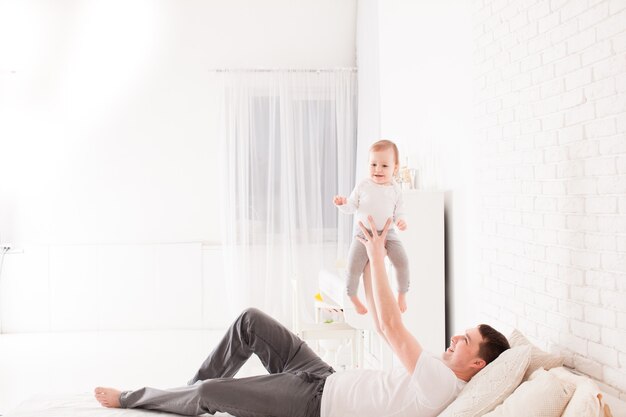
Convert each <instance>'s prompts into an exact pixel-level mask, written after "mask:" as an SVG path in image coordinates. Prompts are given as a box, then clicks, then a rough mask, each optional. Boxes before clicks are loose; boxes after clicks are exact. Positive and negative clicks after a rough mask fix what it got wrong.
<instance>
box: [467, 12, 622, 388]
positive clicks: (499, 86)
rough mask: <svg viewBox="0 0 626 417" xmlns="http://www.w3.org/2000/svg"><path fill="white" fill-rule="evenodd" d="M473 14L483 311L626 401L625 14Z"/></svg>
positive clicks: (492, 319) (493, 319) (491, 319)
mask: <svg viewBox="0 0 626 417" xmlns="http://www.w3.org/2000/svg"><path fill="white" fill-rule="evenodd" d="M475 5H476V14H475V18H476V20H475V32H474V37H473V38H474V44H475V45H476V49H475V70H476V76H475V82H474V83H475V85H476V87H477V92H478V95H477V106H476V111H477V116H478V117H477V122H478V126H477V127H478V141H477V142H476V146H477V149H478V151H479V152H478V155H479V156H480V158H479V160H478V161H479V165H480V166H481V167H482V170H481V172H480V175H479V177H478V187H479V189H480V193H479V200H478V204H479V206H480V210H479V211H480V213H481V214H482V216H481V229H480V235H479V236H480V238H481V240H480V243H481V278H482V283H483V286H484V288H485V298H484V300H485V304H484V311H485V313H486V315H487V317H489V320H490V321H494V322H498V323H501V325H502V326H507V327H518V328H519V329H521V330H522V331H523V332H524V333H525V334H527V335H529V336H530V337H531V338H532V339H533V340H534V341H535V342H537V343H539V344H540V345H541V346H543V347H545V348H549V347H552V348H553V349H557V350H561V351H562V353H563V354H564V355H565V357H566V361H567V364H568V365H570V366H574V367H575V368H577V369H578V370H579V371H581V372H584V373H586V374H588V375H590V376H591V377H593V378H595V379H596V380H598V381H601V382H602V385H601V386H602V388H603V389H604V390H605V391H606V392H609V393H612V394H615V395H619V396H620V397H621V398H622V399H626V279H625V276H626V275H625V274H626V2H624V1H594V2H587V1H568V2H556V1H525V2H521V3H510V2H507V1H500V0H496V1H493V2H490V3H489V4H486V3H484V2H482V1H476V2H475Z"/></svg>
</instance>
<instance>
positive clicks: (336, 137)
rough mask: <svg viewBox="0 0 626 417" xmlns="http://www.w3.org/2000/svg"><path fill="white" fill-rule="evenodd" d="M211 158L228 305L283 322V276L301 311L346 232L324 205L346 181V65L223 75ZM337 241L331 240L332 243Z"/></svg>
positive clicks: (346, 187)
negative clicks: (217, 175) (215, 155)
mask: <svg viewBox="0 0 626 417" xmlns="http://www.w3.org/2000/svg"><path fill="white" fill-rule="evenodd" d="M221 76H222V78H223V114H222V116H221V120H222V129H221V132H220V145H221V146H220V152H221V154H220V161H221V163H222V178H224V181H223V184H222V185H223V187H222V191H221V196H220V197H221V198H220V199H219V200H218V201H216V204H220V205H221V206H222V208H223V215H222V219H223V223H222V225H223V242H224V249H225V250H224V253H225V259H224V260H225V271H226V276H225V277H224V279H225V280H226V281H227V287H228V290H229V296H230V297H229V298H230V300H229V305H230V306H231V307H232V308H233V310H238V309H240V308H242V307H246V306H256V307H259V308H262V309H263V310H265V311H266V312H268V313H270V314H272V315H274V316H275V317H277V318H279V319H280V320H281V321H283V322H285V323H290V319H291V314H292V310H291V308H292V305H291V299H292V280H293V279H295V280H297V281H298V288H299V296H300V306H301V312H300V313H301V315H306V314H307V312H309V313H310V312H311V311H312V309H311V306H312V302H313V295H314V294H315V292H316V291H317V273H318V271H319V269H320V268H322V267H323V266H324V265H326V266H333V265H334V263H335V260H336V259H337V257H338V252H339V254H340V256H341V252H342V251H343V250H344V248H345V245H346V242H347V241H348V239H349V238H350V233H351V224H352V223H351V222H352V219H351V218H350V217H349V216H345V215H343V216H339V215H338V213H337V210H336V208H335V207H334V205H333V204H332V196H333V195H335V194H336V193H338V192H341V193H344V194H345V193H349V192H350V190H351V188H352V186H353V183H354V172H355V169H354V168H355V167H354V163H355V161H354V159H355V153H356V152H355V150H356V114H357V109H356V103H357V101H356V94H357V91H356V89H357V82H356V73H355V71H354V70H333V71H328V70H324V71H297V70H294V71H225V72H222V73H221ZM338 242H339V245H338Z"/></svg>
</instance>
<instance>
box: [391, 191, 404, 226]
mask: <svg viewBox="0 0 626 417" xmlns="http://www.w3.org/2000/svg"><path fill="white" fill-rule="evenodd" d="M397 191H398V197H397V199H396V210H395V212H394V216H393V220H394V223H395V224H396V226H398V229H400V230H401V231H404V230H406V227H407V224H406V220H404V214H405V212H404V199H403V198H402V191H401V190H400V189H398V190H397Z"/></svg>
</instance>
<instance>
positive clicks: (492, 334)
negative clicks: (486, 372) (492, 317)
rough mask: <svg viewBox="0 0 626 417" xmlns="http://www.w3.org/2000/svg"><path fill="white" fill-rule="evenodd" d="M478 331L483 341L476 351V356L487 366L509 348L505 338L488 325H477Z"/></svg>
mask: <svg viewBox="0 0 626 417" xmlns="http://www.w3.org/2000/svg"><path fill="white" fill-rule="evenodd" d="M478 331H479V332H480V335H481V336H482V337H483V341H482V343H481V344H480V348H479V350H478V356H479V357H480V358H481V359H484V361H485V362H487V364H489V363H491V362H492V361H493V360H494V359H496V358H497V357H498V356H500V354H501V353H502V352H504V351H505V350H507V349H509V348H510V347H511V345H509V341H508V340H507V338H506V337H505V336H504V335H503V334H502V333H500V332H499V331H497V330H496V329H494V328H493V327H491V326H490V325H488V324H481V325H479V326H478Z"/></svg>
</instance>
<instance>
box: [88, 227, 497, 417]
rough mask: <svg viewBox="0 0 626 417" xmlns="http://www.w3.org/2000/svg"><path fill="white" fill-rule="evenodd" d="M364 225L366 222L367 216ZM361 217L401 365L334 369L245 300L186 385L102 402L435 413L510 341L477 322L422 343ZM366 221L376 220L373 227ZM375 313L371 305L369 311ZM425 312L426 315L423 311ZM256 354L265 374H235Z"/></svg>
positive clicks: (255, 410)
mask: <svg viewBox="0 0 626 417" xmlns="http://www.w3.org/2000/svg"><path fill="white" fill-rule="evenodd" d="M370 223H371V226H374V225H373V222H372V221H371V219H370ZM389 225H390V221H388V222H387V224H386V226H385V228H384V229H383V230H382V232H381V233H380V235H378V234H376V233H375V234H374V236H372V235H371V234H370V233H368V231H367V229H365V227H363V225H362V224H359V226H360V227H361V229H362V230H363V233H364V235H365V236H368V238H367V240H366V239H360V240H361V243H363V244H364V245H365V247H366V249H367V255H368V257H369V260H370V268H371V275H372V283H373V289H374V300H375V303H376V307H377V308H376V310H377V311H376V312H375V314H378V318H379V321H380V324H381V328H382V332H383V333H384V335H385V336H386V339H387V341H388V343H389V344H390V345H391V348H392V349H393V351H394V353H395V354H396V356H397V357H398V358H399V359H400V361H401V362H402V364H403V365H404V366H403V367H401V368H396V369H392V370H384V371H381V370H367V369H357V370H352V371H347V372H341V373H334V372H335V371H334V370H333V369H332V368H331V367H330V366H329V365H328V364H326V363H325V362H324V361H322V360H321V359H320V358H319V357H318V356H317V355H316V354H315V353H314V352H313V351H312V350H311V349H310V348H309V347H308V346H307V345H306V344H305V343H304V342H303V341H302V340H300V339H299V338H298V337H296V336H295V335H294V334H293V333H291V332H290V331H289V330H287V329H286V328H285V327H283V326H282V325H281V324H280V323H278V322H277V321H275V320H274V319H272V318H271V317H269V316H267V315H266V314H264V313H262V312H261V311H259V310H256V309H248V310H245V311H244V312H243V313H242V314H241V315H240V316H239V317H238V318H237V320H235V322H234V323H233V324H232V326H231V327H230V329H229V330H228V331H227V332H226V335H225V336H224V338H223V339H222V341H221V342H220V343H219V344H218V345H217V347H216V348H215V350H213V352H211V354H210V355H209V357H208V358H207V359H206V360H205V361H204V363H203V364H202V366H201V367H200V369H199V370H198V372H197V373H196V375H195V376H194V377H193V378H192V379H191V380H190V381H189V382H188V385H187V386H184V387H180V388H174V389H168V390H161V389H156V388H142V389H139V390H136V391H123V392H122V391H119V390H116V389H112V388H101V387H98V388H96V389H95V396H96V399H97V400H98V401H99V402H100V403H101V404H102V405H103V406H105V407H122V408H144V409H151V410H160V411H168V412H172V413H178V414H184V415H199V414H203V413H211V414H214V413H216V412H226V413H229V414H232V415H234V416H238V417H262V416H263V417H267V416H272V417H320V416H321V417H352V416H355V417H356V416H358V417H370V416H371V417H384V416H390V415H393V416H395V417H401V416H411V417H425V416H428V417H430V416H436V415H437V414H439V413H440V412H441V411H442V410H443V409H444V408H445V407H446V406H447V405H448V404H450V403H451V402H452V401H453V400H454V399H455V398H456V396H457V395H458V393H459V391H460V390H461V388H462V387H463V386H464V385H465V383H466V382H467V381H469V380H470V378H472V376H474V375H475V374H476V373H477V372H478V371H480V370H481V369H482V368H484V367H485V366H486V365H487V364H488V363H489V362H491V361H492V360H494V359H495V358H496V357H497V356H498V355H499V354H500V353H501V352H503V351H504V350H506V349H508V348H509V344H508V342H507V339H506V338H505V337H504V336H503V335H502V334H501V333H499V332H498V331H496V330H494V329H493V328H491V327H490V326H487V325H484V324H483V325H480V326H478V327H475V328H472V329H468V330H467V331H466V332H465V334H462V335H458V336H454V337H453V338H452V339H451V341H450V347H449V348H448V349H447V350H446V351H445V352H444V353H443V354H441V355H439V357H436V356H434V355H431V354H429V353H427V352H423V351H422V347H421V346H420V344H419V343H418V341H417V340H416V339H415V337H414V336H413V335H412V334H411V333H410V332H409V331H408V330H407V329H406V327H404V324H403V323H402V315H401V313H400V310H399V308H398V303H397V302H396V300H395V298H394V295H393V293H392V291H391V288H390V286H389V281H388V279H387V273H386V271H385V266H384V258H385V253H386V250H385V237H386V235H387V230H388V229H389ZM372 230H375V229H374V228H373V227H372ZM372 313H373V314H374V312H372ZM424 320H428V318H427V317H424ZM253 353H254V354H256V355H257V356H258V357H259V358H260V359H261V362H263V365H264V366H265V368H266V369H267V371H268V372H269V375H262V376H254V377H249V378H233V376H234V375H235V374H236V373H237V371H238V370H239V369H240V368H241V366H242V365H243V364H244V362H245V361H246V360H247V359H248V358H249V357H250V356H251V355H252V354H253Z"/></svg>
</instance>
